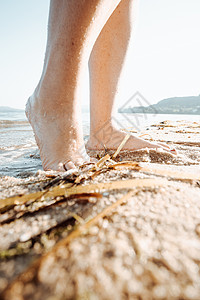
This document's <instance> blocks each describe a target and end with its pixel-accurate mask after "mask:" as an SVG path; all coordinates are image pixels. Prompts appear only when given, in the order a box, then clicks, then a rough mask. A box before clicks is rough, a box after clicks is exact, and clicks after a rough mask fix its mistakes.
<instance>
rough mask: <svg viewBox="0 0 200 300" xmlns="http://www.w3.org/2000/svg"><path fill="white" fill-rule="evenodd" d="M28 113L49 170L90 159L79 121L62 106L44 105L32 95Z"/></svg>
mask: <svg viewBox="0 0 200 300" xmlns="http://www.w3.org/2000/svg"><path fill="white" fill-rule="evenodd" d="M26 116H27V118H28V120H29V122H30V124H31V126H32V128H33V131H34V135H35V139H36V142H37V145H38V147H39V150H40V157H41V160H42V166H43V168H44V170H45V171H47V170H55V171H66V170H69V169H73V168H76V167H77V166H79V165H82V164H83V163H85V162H89V161H90V158H89V156H88V155H87V153H86V151H85V147H84V142H83V137H82V131H81V129H80V130H79V128H80V126H79V123H78V122H76V121H75V120H72V117H71V116H70V115H69V112H68V111H66V110H64V109H63V108H62V107H60V106H58V107H57V108H55V107H54V108H53V109H52V108H50V107H49V106H44V105H43V106H42V104H41V101H37V100H36V99H35V97H34V95H33V96H31V97H30V98H29V99H28V101H27V104H26Z"/></svg>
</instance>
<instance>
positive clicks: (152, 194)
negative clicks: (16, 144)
mask: <svg viewBox="0 0 200 300" xmlns="http://www.w3.org/2000/svg"><path fill="white" fill-rule="evenodd" d="M145 138H147V139H149V140H152V139H153V140H159V141H165V142H167V143H168V144H172V143H173V145H174V146H175V147H176V148H177V150H178V152H179V154H178V156H177V157H175V156H174V155H171V154H168V153H166V152H160V151H156V150H146V149H144V150H138V151H132V152H129V153H127V151H123V150H121V151H120V153H119V155H118V156H117V159H116V161H115V163H114V162H112V161H110V160H109V158H108V156H107V158H108V159H104V161H103V162H101V163H99V166H98V168H97V169H95V170H93V171H91V170H90V167H91V166H90V167H89V166H85V168H83V169H81V170H80V172H79V174H78V175H77V174H75V175H73V174H68V176H67V177H66V178H61V177H56V176H55V174H53V173H49V174H48V173H45V172H41V171H40V172H38V173H36V174H35V175H34V176H31V177H27V178H14V177H8V176H6V177H2V178H0V198H1V199H3V198H6V197H13V196H15V195H16V194H21V195H22V197H21V199H22V200H23V199H25V198H26V196H23V195H26V194H30V193H36V192H37V193H38V192H41V191H44V188H45V189H47V188H48V191H49V193H50V194H49V195H48V193H47V194H44V195H43V197H42V198H38V200H37V201H36V199H35V198H34V197H35V196H34V197H33V196H31V197H30V199H27V201H28V202H24V204H21V205H19V204H18V205H16V204H15V205H14V206H12V205H11V206H10V207H7V208H6V207H4V211H3V210H2V209H3V208H1V216H0V222H1V225H0V240H1V241H2V242H1V245H0V274H1V275H0V283H1V284H0V287H1V288H0V293H1V292H2V294H0V299H9V300H12V299H16V292H17V295H18V297H20V299H28V298H29V299H42V298H45V299H50V297H54V298H52V299H56V300H57V299H58V300H60V299H63V298H64V299H71V298H73V299H74V298H75V299H83V298H84V299H113V298H114V299H122V298H123V297H125V296H126V299H139V298H140V299H180V298H182V299H199V296H200V287H199V284H198V283H199V280H200V274H199V267H200V263H199V262H200V254H199V253H200V225H199V224H200V218H199V215H200V201H199V200H200V196H199V187H200V168H199V166H200V123H197V122H188V121H187V122H185V123H184V122H182V123H180V122H177V123H175V122H169V121H165V122H162V123H160V124H155V125H154V126H151V127H150V129H149V130H148V131H147V132H146V136H145ZM91 154H94V153H91ZM98 154H99V155H100V156H101V157H105V153H103V151H102V152H99V153H98ZM112 154H113V153H112V152H111V153H107V154H106V155H110V156H111V155H112ZM74 182H75V183H76V186H77V187H78V188H79V191H78V190H77V189H76V190H73V188H72V185H73V183H74ZM120 182H121V183H120ZM128 182H129V183H128ZM147 182H148V185H147ZM49 184H50V185H49ZM95 184H96V186H92V185H95ZM122 184H123V185H122ZM60 185H61V186H60ZM63 185H67V186H63ZM59 186H60V188H61V189H60V190H59ZM62 186H63V188H62ZM109 186H110V188H108V187H109ZM64 187H65V188H64ZM70 189H71V190H70ZM81 189H82V190H81ZM63 190H64V191H65V190H66V192H64V194H62V193H61V191H62V192H63ZM67 191H68V192H67ZM70 191H71V194H70V193H69V192H70ZM45 193H46V192H45ZM66 193H68V194H66ZM73 193H74V194H73ZM33 195H36V194H33ZM23 197H24V198H23ZM12 199H13V198H12ZM30 200H31V201H30ZM0 201H1V202H0V203H3V202H2V200H0ZM25 203H26V204H25ZM81 226H82V227H81ZM20 274H21V275H20ZM19 275H20V276H19ZM18 276H19V277H18ZM3 291H4V292H3Z"/></svg>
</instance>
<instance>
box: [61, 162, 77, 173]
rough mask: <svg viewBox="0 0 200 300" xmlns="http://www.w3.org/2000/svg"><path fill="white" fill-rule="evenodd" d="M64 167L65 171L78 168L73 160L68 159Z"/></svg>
mask: <svg viewBox="0 0 200 300" xmlns="http://www.w3.org/2000/svg"><path fill="white" fill-rule="evenodd" d="M63 169H64V170H65V171H68V170H71V169H76V166H75V164H74V163H73V162H72V161H68V162H66V163H64V164H63Z"/></svg>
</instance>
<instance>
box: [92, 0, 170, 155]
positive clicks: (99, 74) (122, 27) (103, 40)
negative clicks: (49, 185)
mask: <svg viewBox="0 0 200 300" xmlns="http://www.w3.org/2000/svg"><path fill="white" fill-rule="evenodd" d="M135 4H136V0H135V1H132V0H122V1H121V2H120V4H119V5H118V7H117V8H116V9H115V11H114V12H113V14H112V15H111V17H110V18H109V20H108V21H107V23H106V25H105V26H104V28H103V30H102V31H101V34H100V35H99V37H98V39H97V41H96V43H95V45H94V48H93V51H92V54H91V57H90V82H91V89H90V92H91V102H90V115H91V125H90V139H89V141H88V144H87V147H88V148H89V149H104V148H107V149H116V148H117V147H118V146H119V144H120V142H121V141H122V140H123V139H124V137H125V136H126V133H124V132H122V131H120V130H118V129H117V128H115V126H114V125H113V124H112V112H113V107H114V100H115V96H116V92H117V86H118V81H119V76H120V73H121V70H122V68H123V63H124V59H125V55H126V51H127V47H128V43H129V39H130V36H131V30H132V22H133V21H134V20H132V17H131V14H132V9H133V8H134V7H132V5H135ZM145 147H148V148H164V149H165V150H166V149H168V148H169V147H168V146H165V145H162V146H161V145H157V144H155V143H150V142H148V141H145V140H143V139H141V138H137V137H135V136H133V135H131V137H130V138H129V140H128V141H127V143H126V144H125V146H124V149H129V150H136V149H141V148H145Z"/></svg>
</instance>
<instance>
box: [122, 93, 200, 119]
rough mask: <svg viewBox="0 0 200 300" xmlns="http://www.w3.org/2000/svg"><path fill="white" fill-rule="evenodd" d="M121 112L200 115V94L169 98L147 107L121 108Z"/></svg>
mask: <svg viewBox="0 0 200 300" xmlns="http://www.w3.org/2000/svg"><path fill="white" fill-rule="evenodd" d="M119 112H122V113H150V114H152V113H158V114H191V115H200V95H199V96H190V97H174V98H168V99H164V100H161V101H159V102H158V103H157V104H153V105H150V106H147V107H145V106H138V107H128V108H124V109H123V110H119Z"/></svg>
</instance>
